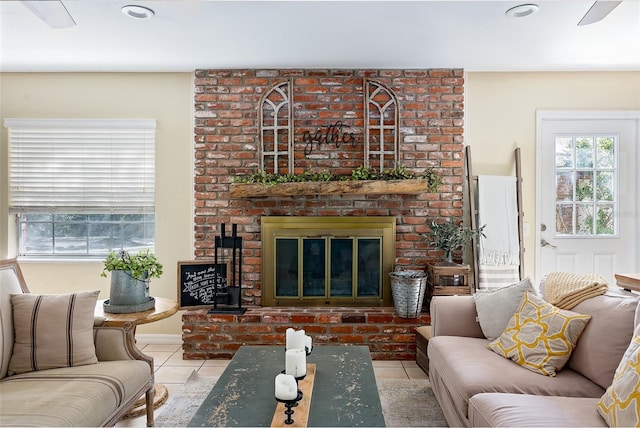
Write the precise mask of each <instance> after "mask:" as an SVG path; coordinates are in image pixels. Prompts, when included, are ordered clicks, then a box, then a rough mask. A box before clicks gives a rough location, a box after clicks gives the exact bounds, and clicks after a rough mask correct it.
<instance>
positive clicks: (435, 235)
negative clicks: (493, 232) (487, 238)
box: [423, 221, 484, 266]
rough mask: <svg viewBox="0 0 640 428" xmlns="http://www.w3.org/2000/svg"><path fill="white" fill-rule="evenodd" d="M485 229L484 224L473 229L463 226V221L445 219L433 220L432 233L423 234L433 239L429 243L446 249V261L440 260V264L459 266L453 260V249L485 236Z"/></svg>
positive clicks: (443, 249)
mask: <svg viewBox="0 0 640 428" xmlns="http://www.w3.org/2000/svg"><path fill="white" fill-rule="evenodd" d="M483 229H484V226H482V227H480V228H479V229H476V230H473V229H471V228H470V227H466V226H463V225H462V222H459V223H454V222H453V221H445V222H442V223H436V222H435V221H432V222H431V234H429V235H423V236H424V237H425V238H427V239H429V240H431V242H430V244H429V245H431V246H433V247H436V248H438V249H440V250H442V251H444V261H442V262H439V263H438V265H439V266H459V264H458V263H456V262H454V261H453V251H454V250H456V249H457V248H459V247H461V246H464V245H467V244H468V243H469V242H471V239H473V238H477V237H479V236H484V234H483V233H482V230H483Z"/></svg>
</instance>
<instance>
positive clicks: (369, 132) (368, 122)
mask: <svg viewBox="0 0 640 428" xmlns="http://www.w3.org/2000/svg"><path fill="white" fill-rule="evenodd" d="M379 94H385V95H387V96H388V97H389V100H388V101H387V102H385V103H384V104H380V103H378V102H377V101H376V100H375V98H376V96H377V95H379ZM364 96H365V102H364V108H365V114H364V117H365V123H364V162H365V165H364V166H365V167H366V168H369V165H370V163H371V157H372V156H378V157H379V159H380V172H382V171H384V170H385V169H393V168H396V167H397V166H398V141H399V139H400V138H399V135H400V128H399V126H398V124H399V123H400V120H399V113H398V97H397V96H396V94H395V92H393V90H391V89H390V88H389V87H387V86H386V85H384V84H382V83H380V82H377V81H375V80H369V79H366V80H365V89H364ZM372 109H375V110H376V111H377V113H378V117H379V120H378V123H377V124H375V125H374V126H372V125H373V124H372V117H371V112H372ZM391 109H393V119H392V121H391V122H392V123H391V124H387V125H385V121H384V117H385V114H386V113H387V112H388V111H390V110H391ZM385 130H391V131H392V136H393V141H392V145H393V150H385V141H384V137H385V135H384V133H385ZM372 138H378V139H379V141H380V150H371V141H372ZM389 154H391V155H393V161H392V162H393V164H392V165H387V163H388V161H387V160H386V159H385V155H389Z"/></svg>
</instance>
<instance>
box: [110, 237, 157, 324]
mask: <svg viewBox="0 0 640 428" xmlns="http://www.w3.org/2000/svg"><path fill="white" fill-rule="evenodd" d="M107 272H111V289H110V294H109V300H108V301H107V302H105V306H104V311H105V312H112V313H129V312H137V311H144V310H148V309H151V308H153V307H154V305H155V303H154V302H155V299H154V298H152V297H151V296H149V282H150V281H151V278H160V276H162V263H160V262H159V261H158V259H157V258H156V256H155V255H154V254H153V253H152V252H151V251H150V250H144V251H141V252H139V253H138V254H135V255H130V254H129V253H128V252H127V251H125V250H122V251H118V252H115V251H111V252H110V253H109V254H108V255H107V257H106V259H105V260H104V268H103V270H102V273H101V274H100V276H103V277H106V276H107Z"/></svg>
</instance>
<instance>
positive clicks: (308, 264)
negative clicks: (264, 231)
mask: <svg viewBox="0 0 640 428" xmlns="http://www.w3.org/2000/svg"><path fill="white" fill-rule="evenodd" d="M275 252H276V254H275V264H276V267H275V294H276V298H283V299H286V298H293V299H318V298H325V299H338V300H339V299H347V300H355V299H361V298H372V297H374V298H375V297H377V298H380V297H381V296H382V237H366V236H340V237H329V236H324V237H277V238H276V240H275Z"/></svg>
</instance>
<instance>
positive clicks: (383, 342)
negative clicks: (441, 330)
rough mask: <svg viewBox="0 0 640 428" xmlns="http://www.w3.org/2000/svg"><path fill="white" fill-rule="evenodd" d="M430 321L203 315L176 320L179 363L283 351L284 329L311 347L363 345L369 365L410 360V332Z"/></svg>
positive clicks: (279, 313) (349, 311)
mask: <svg viewBox="0 0 640 428" xmlns="http://www.w3.org/2000/svg"><path fill="white" fill-rule="evenodd" d="M430 320H431V317H430V316H429V315H428V314H423V315H421V316H420V318H400V317H398V316H397V315H395V313H394V309H393V308H286V307H280V308H261V307H251V308H248V309H247V312H246V313H245V314H244V315H232V314H208V313H207V309H198V310H190V311H187V312H186V313H185V314H184V315H183V316H182V322H183V341H184V344H183V349H184V358H185V359H216V358H231V357H232V356H233V354H234V353H235V351H236V350H237V349H238V348H239V347H240V346H243V345H265V344H269V345H283V346H284V343H285V331H286V329H287V328H289V327H293V328H296V329H301V328H302V329H304V330H305V331H306V332H307V334H308V335H310V336H311V337H312V338H313V342H314V346H316V345H317V346H322V345H335V344H343V345H367V346H369V350H370V351H371V357H372V358H373V359H374V360H412V359H415V356H416V341H415V328H416V327H419V326H421V325H428V324H429V323H430Z"/></svg>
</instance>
